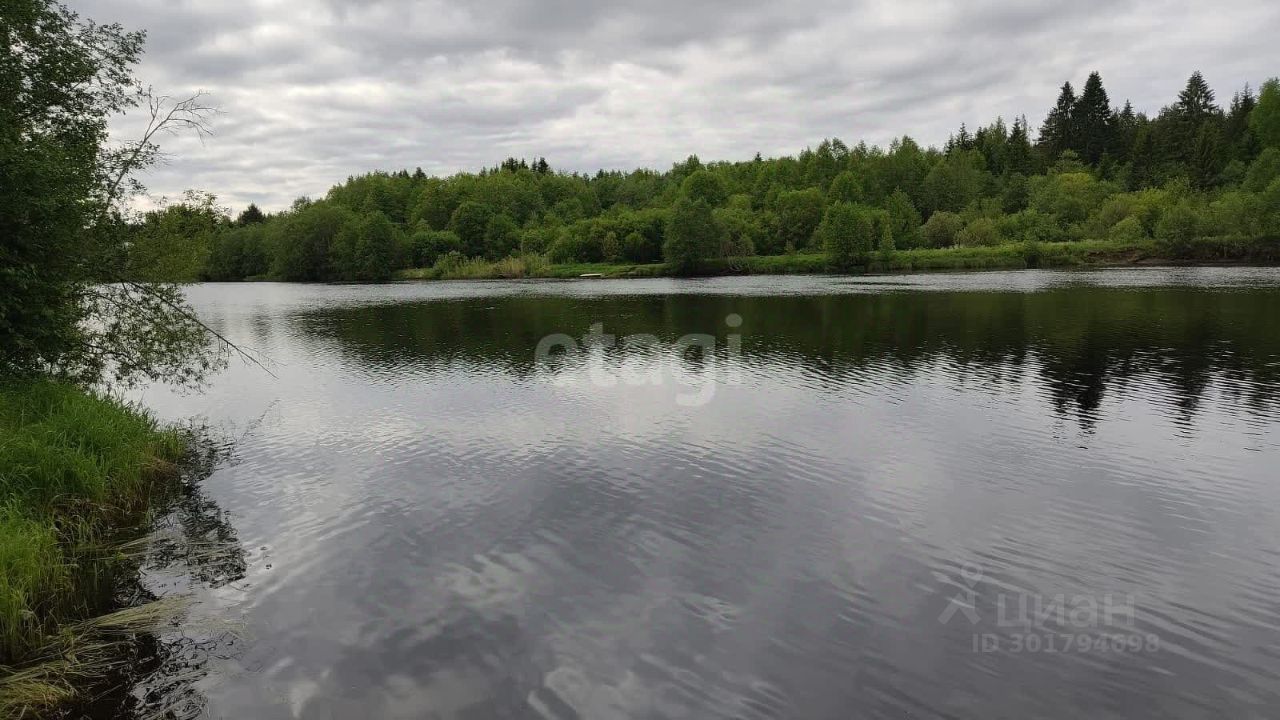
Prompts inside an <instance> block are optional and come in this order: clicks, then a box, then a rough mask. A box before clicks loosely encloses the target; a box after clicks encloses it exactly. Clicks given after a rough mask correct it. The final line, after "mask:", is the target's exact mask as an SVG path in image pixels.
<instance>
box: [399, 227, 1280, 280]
mask: <svg viewBox="0 0 1280 720" xmlns="http://www.w3.org/2000/svg"><path fill="white" fill-rule="evenodd" d="M1196 264H1204V265H1222V264H1228V265H1273V264H1280V238H1244V237H1217V238H1204V239H1200V240H1195V241H1190V242H1187V243H1184V244H1183V245H1182V246H1180V247H1177V248H1173V247H1169V246H1167V245H1162V244H1159V243H1157V242H1156V241H1153V240H1146V241H1137V242H1134V241H1115V240H1083V241H1075V242H1060V243H1036V242H1029V243H1020V244H1006V245H996V246H990V247H954V248H941V249H932V248H927V249H926V248H920V249H912V250H898V251H894V252H892V253H887V254H886V253H873V254H872V255H870V256H869V257H868V259H867V262H866V263H864V264H862V265H859V266H855V267H853V268H849V269H839V268H835V267H833V266H832V263H831V261H830V258H829V256H828V255H827V254H826V253H814V252H808V253H804V252H801V253H793V254H788V255H755V256H749V257H737V258H717V259H713V260H707V261H705V262H704V263H703V264H702V265H701V267H700V268H699V270H698V272H696V273H695V275H700V276H725V275H797V274H841V275H859V274H869V273H913V272H940V271H941V272H945V271H963V270H1017V269H1026V268H1072V267H1081V268H1084V267H1117V266H1121V267H1123V266H1135V265H1196ZM676 275H678V273H676V272H674V271H673V270H672V269H671V267H670V266H668V265H667V264H665V263H649V264H635V263H569V264H553V263H548V262H547V261H546V260H545V259H543V258H542V257H540V256H522V257H511V258H506V259H503V260H498V261H486V260H481V259H475V260H470V261H467V262H465V263H461V264H458V265H456V266H453V267H440V266H437V267H433V268H412V269H407V270H401V271H399V272H397V273H396V274H395V276H394V279H396V280H400V281H413V280H501V279H519V278H548V279H570V278H581V277H584V276H587V277H599V278H650V277H673V276H676Z"/></svg>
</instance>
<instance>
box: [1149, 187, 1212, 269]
mask: <svg viewBox="0 0 1280 720" xmlns="http://www.w3.org/2000/svg"><path fill="white" fill-rule="evenodd" d="M1203 216H1204V213H1203V211H1202V210H1201V209H1200V208H1198V207H1195V206H1194V205H1192V204H1191V203H1190V202H1189V201H1185V200H1184V201H1183V202H1180V203H1178V204H1177V205H1174V206H1173V207H1171V208H1169V209H1168V210H1166V211H1165V212H1164V213H1163V214H1161V216H1160V221H1159V222H1157V223H1156V233H1155V236H1156V240H1159V241H1160V245H1161V248H1162V249H1163V250H1164V252H1166V253H1168V254H1169V255H1170V257H1175V258H1176V257H1181V256H1183V255H1186V254H1187V253H1189V252H1190V251H1191V249H1192V245H1193V244H1194V242H1195V240H1196V238H1198V237H1200V236H1201V235H1202V234H1204V223H1203V220H1202V218H1203Z"/></svg>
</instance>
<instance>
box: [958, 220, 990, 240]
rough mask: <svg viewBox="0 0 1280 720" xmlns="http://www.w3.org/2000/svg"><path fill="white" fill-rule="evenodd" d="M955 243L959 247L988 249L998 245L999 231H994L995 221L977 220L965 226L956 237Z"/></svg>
mask: <svg viewBox="0 0 1280 720" xmlns="http://www.w3.org/2000/svg"><path fill="white" fill-rule="evenodd" d="M956 243H957V244H958V245H960V246H961V247H989V246H992V245H999V244H1000V231H999V230H997V229H996V221H995V220H992V219H991V218H978V219H977V220H974V221H973V222H971V223H969V224H968V225H966V226H965V228H964V230H961V231H960V233H959V234H958V235H956Z"/></svg>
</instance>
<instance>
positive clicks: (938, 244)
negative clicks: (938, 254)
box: [921, 210, 964, 248]
mask: <svg viewBox="0 0 1280 720" xmlns="http://www.w3.org/2000/svg"><path fill="white" fill-rule="evenodd" d="M963 228H964V223H963V222H962V221H961V220H960V216H959V215H956V214H955V213H951V212H946V211H945V210H942V211H939V212H936V213H934V214H932V215H930V216H929V221H928V222H926V223H925V224H924V228H923V230H922V231H921V232H922V233H923V235H924V243H925V245H926V246H927V247H931V248H947V247H951V246H953V245H955V244H956V238H957V236H959V235H960V230H961V229H963Z"/></svg>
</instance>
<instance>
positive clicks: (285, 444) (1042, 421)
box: [136, 268, 1280, 720]
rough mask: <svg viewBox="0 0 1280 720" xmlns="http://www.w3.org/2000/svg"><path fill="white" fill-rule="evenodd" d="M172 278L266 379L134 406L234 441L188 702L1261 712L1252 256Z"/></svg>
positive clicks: (1265, 487) (1268, 427)
mask: <svg viewBox="0 0 1280 720" xmlns="http://www.w3.org/2000/svg"><path fill="white" fill-rule="evenodd" d="M188 294H189V297H190V300H191V302H192V304H193V306H194V307H195V308H196V309H197V311H198V312H199V314H200V315H201V316H202V317H203V318H204V319H205V320H206V321H207V322H208V323H209V324H210V325H212V326H213V327H214V328H216V329H217V330H219V331H220V332H222V333H223V334H225V335H227V336H228V337H230V338H232V339H233V340H235V341H236V342H238V343H240V344H243V345H244V346H246V347H247V348H251V349H252V350H253V351H254V352H255V353H258V354H259V356H260V357H261V358H262V359H263V361H264V363H265V364H266V365H267V368H268V370H269V371H270V372H267V371H264V370H263V369H261V368H258V367H255V366H253V365H249V364H244V363H240V362H237V361H233V362H232V364H231V366H230V367H229V368H228V369H227V370H226V371H224V372H222V373H220V374H219V375H218V376H216V377H215V378H213V380H212V381H211V383H210V385H209V387H208V388H207V389H206V390H205V392H203V393H200V394H183V393H175V392H173V391H170V390H168V389H165V388H160V387H156V388H150V389H147V390H145V391H142V392H140V393H139V394H138V395H137V396H136V398H137V399H139V400H141V401H142V402H143V403H144V404H145V405H147V406H148V407H149V408H151V409H153V410H154V411H155V412H157V414H159V415H160V416H161V417H163V418H165V419H167V420H186V419H190V418H193V417H195V418H197V419H198V421H199V422H202V423H206V424H207V425H208V426H210V427H211V428H213V429H214V430H215V431H216V432H218V433H220V434H221V435H222V436H223V437H226V438H230V439H231V441H230V442H229V443H228V445H229V447H230V452H229V454H228V456H227V457H225V458H222V459H221V460H220V461H219V462H218V464H217V466H216V469H215V470H214V471H213V473H212V474H211V475H210V476H209V477H208V478H207V479H206V480H205V481H204V483H203V487H202V490H203V493H204V495H205V497H207V499H208V502H210V503H213V504H216V507H217V508H218V510H217V513H216V514H217V515H218V516H219V517H220V518H223V520H224V521H225V524H219V531H220V532H222V533H223V534H224V536H225V534H226V533H227V531H228V528H230V529H231V531H233V537H234V538H235V542H236V543H237V544H238V546H239V548H240V549H241V550H242V552H243V562H241V563H239V564H237V565H235V566H234V567H235V572H233V573H232V574H230V575H228V574H226V573H222V574H215V577H205V578H199V577H196V578H193V579H189V580H187V581H178V580H174V579H173V578H172V577H171V576H169V575H166V574H165V573H155V574H154V577H152V578H151V580H150V581H151V582H152V583H153V584H154V585H156V586H157V587H160V588H161V589H162V591H161V594H164V592H178V591H182V592H192V593H194V594H195V595H196V597H197V600H198V605H197V609H196V610H195V611H193V613H194V614H195V615H197V616H202V617H216V618H222V619H224V620H227V621H229V622H234V623H236V624H237V626H239V627H241V628H242V629H243V632H242V633H240V635H241V636H242V639H240V640H236V641H229V640H228V641H225V642H222V641H215V642H211V643H206V644H204V645H200V647H199V649H198V650H197V651H194V652H193V655H192V658H191V659H190V660H191V661H190V662H188V663H186V664H184V665H183V667H184V668H185V670H184V672H185V674H181V680H182V682H176V681H175V680H174V677H173V675H172V673H173V670H172V668H170V670H169V672H170V673H171V675H170V677H168V678H167V679H166V678H165V677H163V674H161V676H158V677H157V676H154V675H155V674H154V673H153V676H152V677H147V676H145V674H144V677H143V679H142V680H141V681H140V683H139V686H138V689H137V691H136V692H137V694H138V696H139V697H144V696H145V697H148V698H150V700H148V702H151V703H153V704H155V703H159V704H164V703H167V702H170V701H173V698H178V699H177V701H174V702H175V704H174V707H176V708H179V709H178V710H175V712H177V713H178V714H182V713H191V714H194V713H196V712H204V713H207V714H208V715H209V716H212V717H227V718H241V717H253V718H260V719H267V720H269V719H272V718H291V717H306V718H313V717H314V718H360V719H362V720H363V719H367V718H374V717H379V718H381V717H394V718H423V717H441V718H488V717H548V718H576V717H582V718H613V717H634V718H713V717H725V718H729V717H733V718H756V717H759V718H773V717H777V718H793V717H794V718H799V717H806V718H849V717H868V718H879V717H883V718H900V717H916V718H1030V717H1044V718H1080V717H1091V718H1108V717H1116V718H1120V717H1151V718H1184V717H1185V718H1202V717H1203V718H1208V717H1267V716H1271V715H1272V713H1274V712H1275V711H1276V710H1275V709H1276V708H1277V707H1280V473H1278V472H1277V467H1278V462H1277V461H1280V271H1278V270H1275V269H1245V268H1181V269H1157V268H1151V269H1125V270H1104V271H1090V272H1038V271H1023V272H1001V273H980V274H954V275H952V274H948V275H917V276H893V277H863V278H836V277H751V278H717V279H706V280H672V279H655V280H621V281H610V280H583V281H568V282H553V281H512V282H496V281H495V282H458V283H422V284H391V285H380V286H357V285H328V286H325V285H285V284H267V283H263V284H221V285H198V286H193V287H192V288H190V290H189V293H188ZM197 575H199V573H197ZM184 633H186V634H190V633H187V631H184V630H177V631H175V633H174V636H181V635H183V634H184ZM169 640H172V637H171V638H169ZM197 645H199V644H198V643H197ZM193 668H194V671H193ZM175 687H180V690H174V688H175ZM173 693H180V697H179V695H174V694H173ZM157 698H159V699H157ZM166 698H168V699H166Z"/></svg>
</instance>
